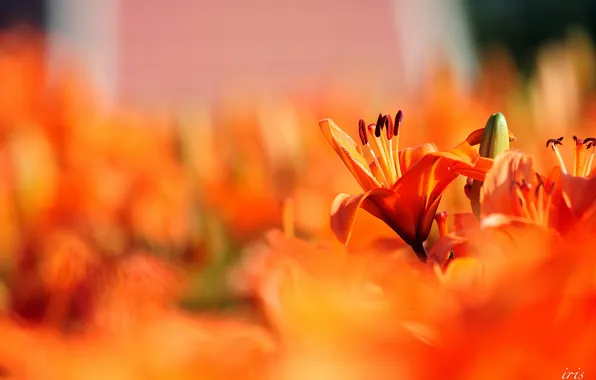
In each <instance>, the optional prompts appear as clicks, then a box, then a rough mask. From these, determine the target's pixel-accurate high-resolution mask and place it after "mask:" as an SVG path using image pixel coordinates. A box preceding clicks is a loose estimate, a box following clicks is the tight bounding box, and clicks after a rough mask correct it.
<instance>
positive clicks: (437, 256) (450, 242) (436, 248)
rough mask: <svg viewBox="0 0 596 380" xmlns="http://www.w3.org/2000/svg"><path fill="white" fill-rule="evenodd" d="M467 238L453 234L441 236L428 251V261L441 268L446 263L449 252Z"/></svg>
mask: <svg viewBox="0 0 596 380" xmlns="http://www.w3.org/2000/svg"><path fill="white" fill-rule="evenodd" d="M466 241H467V240H466V239H465V238H463V237H461V236H457V235H455V234H449V235H445V236H441V237H440V238H439V239H438V240H437V241H436V242H435V243H434V244H433V246H432V247H431V249H430V250H429V251H428V257H429V258H430V262H433V263H436V264H438V265H439V266H440V267H441V268H442V267H443V266H444V265H445V264H446V263H447V259H448V257H449V252H451V250H452V249H453V248H455V247H457V246H458V245H460V244H463V243H465V242H466Z"/></svg>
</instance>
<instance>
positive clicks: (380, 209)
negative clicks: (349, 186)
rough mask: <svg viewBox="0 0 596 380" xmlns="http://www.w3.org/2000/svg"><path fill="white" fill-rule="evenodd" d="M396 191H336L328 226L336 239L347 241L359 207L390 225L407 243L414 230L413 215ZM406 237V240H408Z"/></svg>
mask: <svg viewBox="0 0 596 380" xmlns="http://www.w3.org/2000/svg"><path fill="white" fill-rule="evenodd" d="M406 207H407V204H406V203H405V202H403V201H401V197H400V196H399V194H395V193H394V192H392V191H391V190H389V189H384V188H378V189H373V190H370V191H367V192H366V193H364V194H359V195H349V194H338V195H337V196H336V197H335V199H334V200H333V202H332V204H331V230H332V231H333V233H334V235H335V237H336V238H337V240H339V241H340V242H341V243H343V244H346V245H347V244H348V243H349V241H350V237H351V235H352V229H353V227H354V222H355V220H356V215H357V214H358V211H359V210H360V209H361V208H363V209H364V210H366V211H368V212H369V213H370V214H372V215H373V216H375V217H377V218H379V219H381V220H382V221H383V222H385V224H387V225H388V226H389V227H391V228H392V229H393V230H394V231H395V232H396V233H397V234H398V235H399V236H400V237H401V238H402V239H404V241H406V242H407V243H408V244H411V242H412V241H414V240H415V237H416V230H415V224H414V223H413V222H412V221H413V219H414V218H413V216H412V215H411V213H410V210H409V209H408V208H406ZM408 239H409V241H408Z"/></svg>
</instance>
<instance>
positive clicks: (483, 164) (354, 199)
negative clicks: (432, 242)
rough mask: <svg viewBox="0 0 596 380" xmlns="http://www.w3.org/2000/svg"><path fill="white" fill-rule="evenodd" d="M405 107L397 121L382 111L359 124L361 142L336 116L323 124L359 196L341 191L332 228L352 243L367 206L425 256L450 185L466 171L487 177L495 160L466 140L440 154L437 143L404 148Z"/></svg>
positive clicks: (333, 209)
mask: <svg viewBox="0 0 596 380" xmlns="http://www.w3.org/2000/svg"><path fill="white" fill-rule="evenodd" d="M401 118H402V113H401V111H400V112H399V113H398V114H397V116H396V123H395V124H394V123H393V120H392V119H391V117H390V116H382V115H379V120H378V121H377V124H371V125H369V126H368V127H366V125H365V123H364V121H363V120H361V121H360V124H359V134H360V139H361V142H362V145H358V144H356V143H355V142H354V140H352V138H350V136H348V134H346V133H345V132H344V131H343V130H342V129H340V128H339V127H338V126H337V125H336V124H335V123H334V122H333V120H331V119H324V120H321V121H320V122H319V125H320V127H321V130H322V131H323V134H324V135H325V137H326V138H327V140H328V141H329V143H330V144H331V146H332V147H333V149H334V150H335V151H336V152H337V154H338V155H339V156H340V158H341V159H342V160H343V162H344V163H345V164H346V166H347V167H348V169H349V170H350V171H351V172H352V174H353V175H354V177H355V178H356V180H357V181H358V183H359V184H360V186H361V187H362V189H363V190H364V191H365V192H364V193H363V194H359V195H354V196H351V195H348V194H339V195H338V196H337V197H336V198H335V200H334V202H333V205H332V209H331V227H332V229H333V231H334V233H335V235H336V237H337V238H338V239H339V240H340V241H341V242H342V243H344V244H347V243H348V241H349V239H350V235H351V232H352V227H353V224H354V220H355V217H356V214H357V213H358V210H359V209H360V208H363V209H364V210H366V211H368V212H369V213H371V214H372V215H374V216H375V217H377V218H379V219H381V220H382V221H384V222H385V223H386V224H387V225H389V226H390V227H391V228H392V229H393V230H394V231H395V232H396V233H397V234H398V235H399V236H400V237H401V238H402V239H403V240H404V241H405V242H406V243H407V244H409V245H410V246H411V247H412V248H413V249H414V251H415V252H416V254H417V255H418V257H419V258H420V259H421V260H422V261H425V260H426V250H425V248H424V246H423V242H424V241H425V240H426V238H427V237H428V235H429V233H430V229H431V226H432V223H433V218H434V216H435V213H436V211H437V207H438V206H439V202H440V200H441V194H442V192H443V191H444V190H445V188H446V187H447V186H448V185H449V184H450V183H451V182H452V181H453V180H455V179H456V178H457V176H458V175H460V174H462V175H465V176H468V177H471V178H474V179H478V180H483V179H484V174H485V172H486V171H487V170H488V168H489V167H490V164H491V160H488V159H483V158H481V157H480V156H479V154H478V152H477V151H476V150H475V149H473V148H472V146H471V145H470V144H469V143H467V142H462V143H460V144H459V145H457V146H455V147H454V148H452V149H450V150H448V151H444V152H439V151H438V150H437V147H436V146H435V145H434V144H432V143H426V144H422V145H419V146H417V147H414V148H405V149H399V146H398V140H399V127H400V124H401Z"/></svg>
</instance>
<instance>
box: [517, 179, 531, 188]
mask: <svg viewBox="0 0 596 380" xmlns="http://www.w3.org/2000/svg"><path fill="white" fill-rule="evenodd" d="M519 188H520V189H522V190H523V191H530V190H531V189H532V184H531V183H528V182H526V180H525V179H522V181H521V185H520V186H519Z"/></svg>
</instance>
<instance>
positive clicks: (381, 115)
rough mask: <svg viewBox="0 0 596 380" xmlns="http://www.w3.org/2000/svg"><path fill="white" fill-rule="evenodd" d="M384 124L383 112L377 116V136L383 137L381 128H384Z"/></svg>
mask: <svg viewBox="0 0 596 380" xmlns="http://www.w3.org/2000/svg"><path fill="white" fill-rule="evenodd" d="M383 124H385V119H384V117H383V114H382V113H380V114H379V117H378V118H377V123H376V124H375V126H376V128H375V136H377V137H381V128H383Z"/></svg>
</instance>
